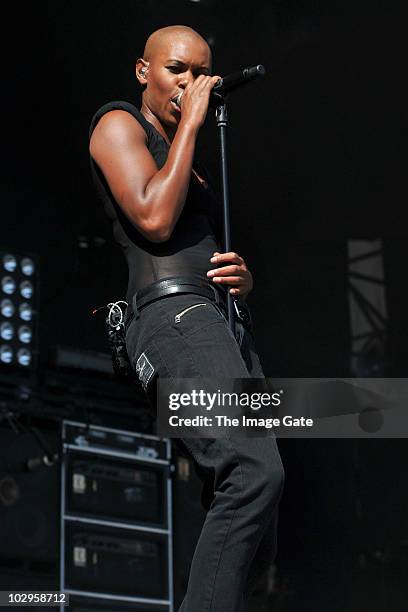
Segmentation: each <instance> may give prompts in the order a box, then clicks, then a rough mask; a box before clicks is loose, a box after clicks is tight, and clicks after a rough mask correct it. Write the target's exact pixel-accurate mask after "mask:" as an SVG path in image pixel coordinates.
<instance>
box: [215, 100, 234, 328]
mask: <svg viewBox="0 0 408 612" xmlns="http://www.w3.org/2000/svg"><path fill="white" fill-rule="evenodd" d="M216 95H217V106H216V110H215V119H216V122H217V127H218V128H219V135H220V155H221V173H222V206H223V243H224V244H223V246H224V251H225V252H226V253H228V252H229V251H230V250H231V227H230V208H229V185H228V178H229V177H228V154H227V127H228V117H227V107H226V104H225V100H224V98H223V97H222V96H221V95H220V94H216ZM227 307H228V325H229V328H230V330H231V331H232V333H233V335H234V337H235V317H234V300H233V297H232V295H231V294H230V292H229V291H228V292H227Z"/></svg>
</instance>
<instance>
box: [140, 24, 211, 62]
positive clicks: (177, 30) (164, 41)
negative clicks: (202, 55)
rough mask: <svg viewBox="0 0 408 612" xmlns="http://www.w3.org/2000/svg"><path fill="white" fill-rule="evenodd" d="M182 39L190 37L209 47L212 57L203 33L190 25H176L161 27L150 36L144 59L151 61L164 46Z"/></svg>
mask: <svg viewBox="0 0 408 612" xmlns="http://www.w3.org/2000/svg"><path fill="white" fill-rule="evenodd" d="M180 39H184V40H186V39H190V40H193V41H195V42H196V43H199V44H201V45H204V46H205V47H207V49H208V51H209V53H210V58H211V49H210V47H209V45H208V43H207V41H206V40H205V39H204V38H203V37H202V36H201V34H199V33H198V32H196V31H195V30H193V29H192V28H189V27H188V26H184V25H174V26H167V27H165V28H160V30H156V31H155V32H153V34H151V35H150V36H149V38H148V39H147V41H146V46H145V49H144V52H143V59H144V60H146V61H148V62H149V61H151V59H152V58H153V57H155V56H156V55H157V53H158V52H160V51H161V50H162V49H163V47H166V46H167V45H168V44H169V43H170V42H173V41H177V40H180Z"/></svg>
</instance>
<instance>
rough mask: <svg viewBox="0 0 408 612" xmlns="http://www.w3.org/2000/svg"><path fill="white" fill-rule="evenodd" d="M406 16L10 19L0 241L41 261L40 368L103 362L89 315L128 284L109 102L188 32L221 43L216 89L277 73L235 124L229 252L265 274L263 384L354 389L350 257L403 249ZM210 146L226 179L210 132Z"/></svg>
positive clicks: (138, 10) (212, 160) (99, 9)
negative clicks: (98, 131) (91, 129)
mask: <svg viewBox="0 0 408 612" xmlns="http://www.w3.org/2000/svg"><path fill="white" fill-rule="evenodd" d="M400 17H401V16H400V15H399V14H398V13H397V12H396V11H392V10H387V13H386V14H384V13H383V12H381V11H380V10H379V8H376V7H375V6H371V7H370V10H369V11H366V10H364V7H363V3H359V2H354V3H349V4H347V3H344V2H343V3H340V2H335V1H331V2H325V3H319V2H313V1H311V0H309V1H308V0H304V1H300V0H299V1H297V2H295V1H294V0H293V1H288V2H280V1H275V2H266V1H260V0H258V1H254V2H251V3H247V2H237V1H234V2H232V1H228V0H227V1H225V2H215V1H211V0H202V1H201V2H190V1H188V0H184V1H183V0H178V1H175V0H174V1H167V2H159V1H158V0H155V1H154V0H149V1H147V2H135V1H132V2H130V1H128V0H120V1H119V2H112V1H107V0H104V1H98V2H96V1H95V0H90V1H88V2H86V3H80V2H77V1H75V0H74V1H73V2H65V1H62V0H60V1H58V2H45V1H44V2H41V3H32V2H29V3H20V4H18V5H16V6H15V7H14V8H10V7H9V8H8V13H7V19H6V20H5V24H6V25H5V27H6V29H7V30H8V32H9V33H11V36H10V37H9V39H8V40H9V42H8V45H7V50H6V53H5V56H4V58H5V60H6V66H5V75H6V76H8V77H10V78H9V79H7V80H6V82H7V89H6V91H5V95H4V97H3V102H4V103H5V106H4V111H3V147H2V148H3V153H4V154H5V155H4V157H5V160H4V163H3V170H4V179H3V206H2V211H3V212H2V228H3V229H2V242H3V243H4V244H5V246H9V247H10V248H16V247H19V248H21V249H26V250H31V251H33V252H37V253H39V254H40V255H41V257H42V264H41V273H42V287H41V290H42V305H41V315H42V321H43V324H42V326H41V340H42V347H41V348H42V357H43V358H45V357H46V355H47V350H48V348H49V347H50V346H53V345H54V344H55V343H57V342H58V343H60V344H71V345H72V344H73V345H78V346H82V347H84V348H95V349H104V348H105V339H104V336H103V333H102V327H101V321H93V320H91V318H90V316H89V312H90V309H91V308H92V307H93V306H95V305H100V304H104V303H106V302H107V301H110V300H111V299H118V298H119V297H122V295H123V293H124V289H125V286H126V280H127V279H126V267H125V266H124V264H123V261H122V257H121V254H120V253H119V252H118V251H117V250H116V248H115V247H114V245H112V243H111V235H110V230H109V227H108V226H107V224H106V221H105V219H104V218H103V214H102V211H101V210H100V209H99V207H98V205H97V202H96V199H95V196H94V192H93V187H92V185H91V180H90V176H89V162H88V153H87V130H88V125H89V121H90V118H91V116H92V114H93V113H94V112H95V110H96V109H97V108H98V107H99V105H101V104H102V103H104V102H106V101H108V100H110V99H127V100H130V101H133V102H134V101H138V99H139V91H138V88H137V85H136V82H135V78H134V61H135V59H136V58H137V57H138V55H139V54H140V53H141V51H142V49H143V44H144V40H145V38H146V35H147V34H148V33H149V32H150V31H152V30H153V29H155V28H156V27H159V26H162V25H165V24H172V23H185V24H187V25H191V26H193V27H195V28H197V29H198V30H199V31H200V32H202V33H203V34H204V35H205V36H207V37H208V38H209V40H210V41H211V42H212V44H213V48H214V57H215V66H214V69H215V70H216V71H217V72H218V73H221V74H223V73H227V72H229V71H232V70H235V69H236V68H238V67H241V66H245V65H251V64H254V63H259V62H262V63H263V64H265V66H266V68H267V71H268V72H267V76H266V77H265V78H264V79H263V81H261V82H259V83H257V84H256V85H254V86H253V87H251V88H248V89H247V90H246V91H242V92H239V93H237V94H235V96H234V98H233V99H231V102H230V111H229V112H230V120H231V128H230V134H229V135H230V151H231V170H232V173H233V180H232V186H231V188H232V218H233V245H234V248H235V250H237V251H238V252H239V253H241V254H242V255H243V256H244V257H245V258H246V259H247V261H248V263H249V264H250V266H251V269H252V271H253V274H254V279H255V291H254V292H253V294H252V296H251V298H250V300H251V305H252V308H253V311H254V315H255V320H256V322H257V335H258V344H259V350H260V353H261V355H262V357H263V362H264V365H265V370H266V371H267V373H268V374H275V373H276V374H280V375H296V374H299V372H302V374H303V375H325V374H326V372H329V373H330V374H333V375H341V374H343V373H344V372H346V371H347V367H348V351H349V345H348V308H347V299H346V294H345V240H346V239H347V237H353V236H354V237H377V236H392V237H393V238H392V243H393V247H394V252H395V249H396V248H397V255H398V253H399V252H400V253H401V257H403V256H404V251H403V243H404V239H403V236H404V234H405V226H404V219H405V215H406V213H405V205H404V200H406V197H405V196H406V185H405V177H404V173H403V171H402V163H403V162H402V158H401V154H402V152H403V145H404V138H403V135H402V131H401V130H402V128H401V126H402V124H403V122H402V119H403V115H404V112H403V109H404V103H403V101H402V98H401V95H402V94H401V92H399V91H398V89H399V83H400V81H401V76H400V75H401V74H402V73H401V69H402V64H403V40H404V30H403V28H404V24H403V20H401V18H400ZM200 145H201V148H202V152H203V155H204V157H205V159H206V162H207V165H208V166H209V168H210V169H211V170H212V172H213V174H214V175H215V176H216V175H217V172H218V159H217V155H216V128H215V125H214V120H213V118H212V117H209V119H208V121H207V126H206V129H205V130H203V134H202V137H201V142H200ZM80 236H84V237H85V239H86V240H88V242H89V244H90V247H89V248H88V249H80V248H79V247H78V244H79V241H80V238H79V237H80ZM95 238H96V239H98V238H103V239H104V240H105V241H106V242H105V246H103V247H100V246H94V244H95ZM96 244H99V242H98V240H97V241H96ZM398 249H400V251H398ZM397 282H398V281H397ZM401 291H403V287H402V283H401ZM397 293H399V287H398V288H397ZM333 322H335V325H334V324H333ZM397 327H398V325H397Z"/></svg>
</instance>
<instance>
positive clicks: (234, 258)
mask: <svg viewBox="0 0 408 612" xmlns="http://www.w3.org/2000/svg"><path fill="white" fill-rule="evenodd" d="M210 261H211V263H215V264H221V267H220V268H216V269H214V270H209V272H207V276H208V278H209V279H210V280H212V281H213V282H214V283H217V284H222V285H232V287H231V289H230V290H229V292H230V293H231V295H233V296H234V297H237V296H240V297H242V298H245V297H246V296H247V295H248V293H249V292H250V291H251V289H252V287H253V282H252V274H251V273H250V271H249V270H248V268H247V267H246V264H245V261H244V260H243V259H242V257H240V256H239V255H238V254H237V253H232V252H230V253H218V252H215V253H214V254H213V256H212V257H211V259H210ZM223 264H228V265H223Z"/></svg>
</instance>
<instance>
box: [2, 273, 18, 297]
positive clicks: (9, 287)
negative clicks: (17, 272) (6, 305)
mask: <svg viewBox="0 0 408 612" xmlns="http://www.w3.org/2000/svg"><path fill="white" fill-rule="evenodd" d="M1 290H2V291H3V293H6V294H7V295H12V294H13V293H14V292H15V290H16V282H15V280H14V278H12V277H11V276H3V278H2V279H1Z"/></svg>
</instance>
